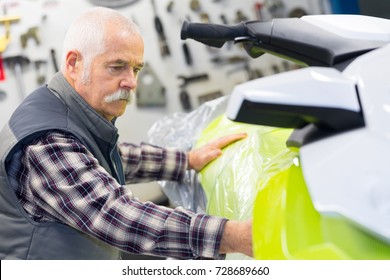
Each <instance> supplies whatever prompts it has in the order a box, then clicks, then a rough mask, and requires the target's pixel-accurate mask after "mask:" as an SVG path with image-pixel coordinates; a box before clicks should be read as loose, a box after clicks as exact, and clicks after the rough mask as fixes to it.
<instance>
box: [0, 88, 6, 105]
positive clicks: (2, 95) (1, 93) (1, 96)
mask: <svg viewBox="0 0 390 280" xmlns="http://www.w3.org/2000/svg"><path fill="white" fill-rule="evenodd" d="M6 98H7V93H6V92H5V91H4V90H2V89H0V102H1V101H3V100H4V99H6Z"/></svg>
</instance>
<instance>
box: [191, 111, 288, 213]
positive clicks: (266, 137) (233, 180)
mask: <svg viewBox="0 0 390 280" xmlns="http://www.w3.org/2000/svg"><path fill="white" fill-rule="evenodd" d="M239 132H246V133H247V135H248V136H247V137H246V138H245V139H243V140H240V141H237V142H235V143H233V144H231V145H229V146H227V147H226V148H225V149H224V150H223V155H222V156H221V157H219V158H218V159H216V160H214V161H213V162H212V163H210V164H209V165H207V166H206V167H205V168H204V169H203V170H201V172H200V173H199V181H200V183H201V185H202V186H203V189H204V191H205V194H206V198H207V202H208V203H207V213H209V214H212V215H218V216H223V217H227V218H229V219H235V220H245V219H250V218H252V216H253V204H254V200H255V198H256V195H257V193H258V191H259V187H261V186H260V185H259V181H260V180H261V181H262V182H264V181H266V180H267V178H270V177H271V176H272V175H273V174H274V173H276V172H279V171H280V169H282V168H285V167H284V165H285V162H284V161H280V160H277V158H281V157H284V155H285V154H286V153H290V151H289V149H288V148H287V147H286V144H285V143H286V140H287V138H288V137H289V135H290V134H291V130H290V129H280V128H274V127H266V126H259V125H250V124H243V123H237V122H232V121H230V120H229V119H227V118H226V116H225V115H222V116H220V117H218V118H216V119H215V120H214V121H213V122H212V123H211V124H210V125H209V126H208V127H207V128H206V129H204V130H203V133H202V135H201V136H200V138H199V141H198V142H197V144H196V145H197V146H202V145H203V144H205V143H207V142H209V141H210V140H212V139H217V138H219V137H222V136H224V135H229V134H233V133H239ZM279 162H282V166H280V165H279V164H277V163H279ZM270 163H272V164H270ZM275 163H276V164H275Z"/></svg>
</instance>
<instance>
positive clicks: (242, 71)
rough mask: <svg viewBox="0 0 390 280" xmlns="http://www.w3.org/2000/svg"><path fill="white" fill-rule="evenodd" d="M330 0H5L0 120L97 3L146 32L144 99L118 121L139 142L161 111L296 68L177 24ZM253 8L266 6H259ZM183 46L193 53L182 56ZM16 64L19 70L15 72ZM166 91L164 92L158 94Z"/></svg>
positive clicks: (51, 65) (294, 10)
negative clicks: (189, 35) (209, 41)
mask: <svg viewBox="0 0 390 280" xmlns="http://www.w3.org/2000/svg"><path fill="white" fill-rule="evenodd" d="M326 2H327V1H321V0H288V1H287V0H284V1H282V0H263V1H259V0H257V1H256V0H241V1H237V0H197V1H194V0H176V1H174V0H154V5H153V0H132V1H131V0H128V1H126V0H117V1H115V0H112V1H102V0H95V1H94V0H23V1H11V0H0V7H1V8H2V11H1V12H2V15H1V16H0V18H1V17H2V18H3V19H4V18H9V17H16V18H17V20H14V21H13V22H11V24H10V26H9V41H8V44H7V46H6V47H5V48H4V50H3V51H2V53H1V56H2V58H3V79H2V80H1V81H0V126H1V127H2V126H3V125H4V124H5V123H6V122H7V120H8V118H9V117H10V115H11V114H12V112H13V111H14V109H15V108H16V107H17V106H18V104H19V103H20V102H21V100H22V99H23V98H24V97H25V96H27V95H28V94H29V93H30V92H31V91H32V90H34V89H35V88H36V87H38V86H39V85H41V84H43V83H46V82H48V81H49V80H50V78H51V76H52V75H53V74H54V73H55V72H56V67H55V64H57V65H58V67H59V66H60V64H61V61H60V60H61V57H62V40H63V38H64V36H65V33H66V30H67V26H68V25H69V24H70V23H71V22H72V21H73V20H74V19H75V18H76V17H78V16H79V15H80V14H81V13H82V12H84V11H85V10H87V9H89V8H91V7H93V6H95V3H100V4H101V5H104V4H110V5H113V4H118V5H117V6H118V7H115V9H116V10H118V11H119V12H120V13H122V14H123V15H124V16H126V17H129V18H131V19H133V20H134V21H135V22H136V23H137V24H138V25H139V27H140V29H141V32H142V34H143V36H144V40H145V62H146V63H147V65H148V69H147V70H146V71H145V73H144V74H143V76H142V77H140V78H142V80H140V81H139V88H140V90H142V91H141V92H139V94H140V97H141V98H139V101H138V102H139V103H138V104H131V105H129V106H128V108H127V111H126V113H125V115H124V116H122V117H121V118H120V119H118V121H117V126H118V128H119V131H120V132H121V138H122V139H126V140H129V141H132V142H135V143H138V142H140V141H144V140H146V139H147V134H146V133H147V130H148V129H149V128H150V126H151V125H152V124H153V123H154V122H155V121H156V120H158V119H160V118H161V117H162V116H164V115H169V114H172V113H174V112H180V111H186V110H191V109H194V108H196V107H197V106H199V105H200V104H201V103H202V102H205V101H206V100H208V99H211V98H215V97H218V96H221V95H228V94H229V93H230V92H231V91H232V89H233V87H234V86H235V85H236V84H238V83H242V82H245V81H247V80H249V79H253V78H256V77H260V76H265V75H270V74H273V73H277V72H281V71H285V70H289V69H290V68H291V67H292V65H291V64H290V63H288V62H286V61H283V60H281V59H278V58H275V57H271V56H269V55H264V56H262V57H261V58H258V59H256V60H253V59H252V60H251V59H250V58H249V57H248V56H247V55H246V54H245V52H244V50H243V49H242V48H241V47H240V46H238V45H231V44H227V45H225V46H224V47H222V48H221V49H212V48H209V47H206V46H204V45H202V44H200V43H197V42H195V41H193V40H187V41H182V40H180V30H181V25H182V22H183V21H184V20H189V21H192V22H205V21H208V22H211V23H218V24H222V23H228V24H233V23H236V22H237V21H241V20H255V19H258V18H259V17H261V18H262V19H270V18H272V17H288V16H296V15H300V13H302V12H304V13H307V14H321V13H328V12H329V9H328V7H327V4H326ZM126 3H129V4H128V5H126ZM256 7H263V9H262V10H261V12H259V10H257V9H256ZM156 15H157V16H158V17H159V18H160V20H161V23H162V27H163V31H164V34H165V41H166V46H165V48H164V47H162V46H161V43H162V42H161V40H159V38H160V37H159V35H158V32H157V31H156V26H155V16H156ZM0 32H1V33H0V38H1V37H3V39H4V36H6V35H7V30H6V27H5V24H4V23H3V24H2V25H1V26H0ZM3 42H4V41H3ZM184 44H185V45H184ZM0 45H1V44H0ZM186 52H187V53H188V54H189V55H190V56H189V57H188V56H187V57H186V56H185V53H186ZM15 58H16V59H18V61H24V64H23V66H22V67H21V69H18V67H16V68H15V67H14V66H13V65H12V62H13V59H15ZM54 61H56V62H54ZM18 70H21V71H20V73H21V75H17V73H18ZM152 86H153V87H152ZM161 91H163V92H164V94H163V95H159V94H158V93H159V92H161ZM142 92H143V94H144V95H142V96H141V94H142ZM149 95H150V96H149Z"/></svg>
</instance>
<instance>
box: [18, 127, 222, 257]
mask: <svg viewBox="0 0 390 280" xmlns="http://www.w3.org/2000/svg"><path fill="white" fill-rule="evenodd" d="M22 160H23V168H24V171H23V173H24V174H23V176H28V177H29V178H30V180H26V181H24V183H25V184H26V185H25V186H24V188H26V189H28V190H27V191H26V190H25V191H24V192H25V193H29V194H30V195H31V197H32V198H31V199H30V200H33V202H31V203H32V204H34V205H35V207H38V208H39V209H40V212H41V214H42V213H44V215H45V216H46V217H48V218H49V219H53V220H58V221H61V222H63V223H65V224H68V225H70V226H71V227H74V228H76V229H78V230H80V231H83V232H85V233H87V234H89V235H91V236H93V237H95V238H98V239H100V240H103V241H104V242H107V243H109V244H111V245H113V246H115V247H117V248H119V249H120V250H123V251H126V252H129V253H136V254H154V255H161V256H170V257H173V258H179V259H194V258H219V257H221V256H220V255H219V254H218V250H219V247H220V241H221V238H222V232H223V228H224V225H225V223H226V219H224V218H219V217H213V216H208V215H203V214H196V213H193V212H191V211H188V210H185V209H184V208H180V207H179V208H176V209H171V208H167V207H163V206H158V205H156V204H153V203H150V202H147V203H142V202H140V201H139V200H138V199H136V198H134V196H133V194H132V193H131V191H130V190H129V188H126V187H125V186H122V185H120V184H118V183H117V181H115V179H114V178H112V176H110V174H108V173H107V172H106V171H105V169H104V168H102V167H101V166H100V165H99V163H98V161H97V160H96V159H95V158H94V157H93V155H92V154H91V153H90V152H89V151H88V150H87V149H86V148H85V146H83V145H82V144H81V143H80V142H78V141H77V140H76V139H75V138H73V137H70V136H69V135H64V134H60V133H52V134H50V135H46V136H45V137H44V138H41V139H39V141H37V142H35V143H34V144H32V145H29V146H27V147H26V148H25V151H24V156H23V158H22ZM26 172H27V173H28V174H26ZM144 176H146V175H144ZM26 208H27V209H28V208H30V210H31V208H33V207H32V206H30V207H26ZM33 212H37V211H36V210H35V211H33ZM46 219H47V218H46Z"/></svg>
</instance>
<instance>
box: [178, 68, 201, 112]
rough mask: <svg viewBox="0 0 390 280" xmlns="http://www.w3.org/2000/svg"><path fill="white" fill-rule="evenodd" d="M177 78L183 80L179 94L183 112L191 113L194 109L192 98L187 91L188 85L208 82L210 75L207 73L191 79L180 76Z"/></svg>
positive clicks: (190, 77)
mask: <svg viewBox="0 0 390 280" xmlns="http://www.w3.org/2000/svg"><path fill="white" fill-rule="evenodd" d="M177 78H178V79H181V80H182V83H181V84H180V89H181V91H180V94H179V98H180V103H181V106H182V107H183V110H185V111H190V110H191V109H192V104H191V99H190V96H189V95H188V92H187V89H186V87H187V85H188V84H190V83H194V82H199V81H204V80H208V79H209V75H208V74H207V73H205V74H198V75H193V76H189V77H186V76H183V75H179V76H177Z"/></svg>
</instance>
